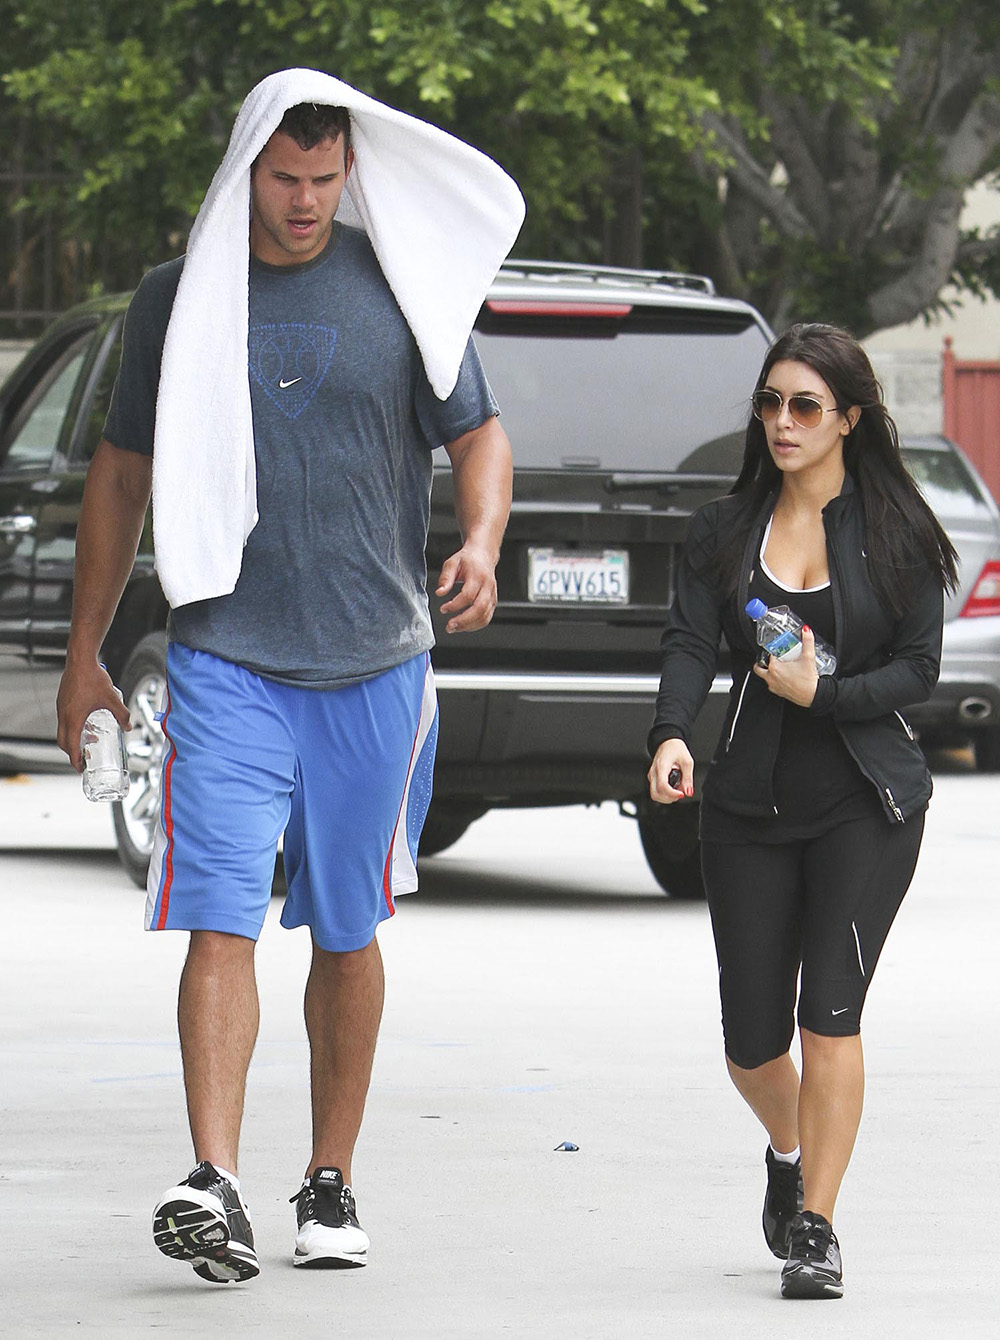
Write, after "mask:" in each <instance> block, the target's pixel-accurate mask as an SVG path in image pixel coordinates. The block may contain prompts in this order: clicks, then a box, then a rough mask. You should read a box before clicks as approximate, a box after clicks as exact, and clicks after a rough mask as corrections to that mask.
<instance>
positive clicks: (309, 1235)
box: [291, 1168, 368, 1270]
mask: <svg viewBox="0 0 1000 1340" xmlns="http://www.w3.org/2000/svg"><path fill="white" fill-rule="evenodd" d="M291 1202H292V1204H293V1205H294V1206H295V1213H296V1216H297V1218H298V1224H299V1231H298V1234H297V1235H296V1238H295V1255H294V1256H293V1257H292V1264H293V1265H296V1266H305V1267H307V1268H310V1269H313V1270H345V1269H350V1268H351V1267H352V1266H363V1265H367V1264H368V1234H367V1233H366V1232H365V1230H364V1229H363V1228H362V1227H361V1225H360V1224H359V1223H358V1212H357V1208H356V1207H355V1204H354V1193H353V1192H352V1191H351V1188H350V1187H349V1186H344V1177H343V1174H342V1173H341V1171H340V1169H339V1168H317V1169H316V1170H315V1172H314V1173H313V1175H312V1176H311V1177H307V1178H306V1180H305V1181H304V1182H303V1183H302V1186H301V1187H300V1188H299V1190H298V1191H296V1193H295V1195H294V1196H292V1197H291Z"/></svg>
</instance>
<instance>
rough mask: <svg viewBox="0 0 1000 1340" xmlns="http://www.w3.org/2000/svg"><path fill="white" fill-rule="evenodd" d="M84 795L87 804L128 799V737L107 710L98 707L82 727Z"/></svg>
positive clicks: (81, 746) (81, 745)
mask: <svg viewBox="0 0 1000 1340" xmlns="http://www.w3.org/2000/svg"><path fill="white" fill-rule="evenodd" d="M80 748H81V749H82V750H83V794H84V795H85V796H86V797H87V799H88V800H124V798H125V797H126V796H127V795H128V782H129V777H128V762H127V760H126V758H125V737H124V735H123V734H122V729H121V727H120V726H119V724H118V722H117V721H116V720H115V717H114V714H113V713H112V712H109V711H108V709H107V708H106V707H99V708H98V709H97V711H96V712H91V714H90V716H89V717H88V718H87V720H86V721H85V722H84V723H83V733H82V734H81V736H80Z"/></svg>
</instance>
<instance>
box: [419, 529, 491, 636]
mask: <svg viewBox="0 0 1000 1340" xmlns="http://www.w3.org/2000/svg"><path fill="white" fill-rule="evenodd" d="M495 569H496V562H495V561H493V560H491V558H490V555H489V554H488V553H487V552H486V550H484V549H481V548H479V547H477V546H476V545H474V544H468V543H466V544H464V545H463V546H462V548H461V549H459V551H458V553H457V554H452V556H451V557H450V558H448V559H445V562H444V566H443V567H442V569H441V576H440V577H439V578H438V584H437V587H436V589H435V592H434V594H435V595H438V596H446V595H447V594H448V592H449V591H451V590H453V589H454V587H455V586H457V585H458V583H459V582H461V584H462V586H461V590H460V591H458V592H456V593H455V595H453V596H452V597H451V599H450V600H447V601H445V603H444V604H443V605H442V606H441V613H442V614H447V615H449V616H450V617H449V619H448V623H447V625H446V626H445V632H446V633H474V632H475V631H476V629H477V628H485V627H486V625H487V624H488V623H489V621H490V620H491V619H492V618H493V611H494V610H495V609H496V607H497V581H496V576H495Z"/></svg>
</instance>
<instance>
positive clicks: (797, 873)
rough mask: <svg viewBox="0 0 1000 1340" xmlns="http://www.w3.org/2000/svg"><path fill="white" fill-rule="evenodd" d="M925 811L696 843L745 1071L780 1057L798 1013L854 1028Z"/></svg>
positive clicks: (833, 1028) (820, 1026)
mask: <svg viewBox="0 0 1000 1340" xmlns="http://www.w3.org/2000/svg"><path fill="white" fill-rule="evenodd" d="M923 828H924V816H923V814H917V815H914V816H913V817H912V818H911V819H908V820H907V822H906V823H901V824H892V825H890V824H889V823H887V822H886V820H884V819H881V818H877V817H876V818H871V819H855V820H852V821H850V822H848V823H844V824H839V825H838V826H837V827H836V828H832V829H830V830H829V832H827V833H824V834H823V835H822V836H821V837H817V838H812V839H809V840H807V841H801V842H790V843H780V844H779V843H772V844H768V843H762V842H760V843H756V842H754V843H732V844H730V843H721V842H705V843H703V844H702V868H703V871H704V876H705V889H706V893H707V896H708V906H709V909H710V911H711V913H712V930H713V932H714V934H715V949H716V954H717V956H718V960H719V987H720V991H721V994H722V1028H723V1033H724V1035H725V1041H726V1055H727V1056H728V1057H729V1059H730V1060H731V1061H733V1062H735V1064H736V1065H738V1066H741V1067H742V1068H743V1069H746V1070H751V1069H753V1068H754V1067H755V1066H759V1065H763V1064H764V1063H765V1062H766V1061H773V1060H774V1059H775V1058H776V1057H778V1056H782V1055H783V1054H784V1053H785V1052H786V1051H787V1050H788V1048H789V1046H790V1044H791V1041H792V1035H793V1033H794V1031H795V1023H794V1013H795V988H796V982H797V979H798V977H799V969H800V967H801V970H802V979H801V987H800V990H799V1008H798V1020H799V1025H800V1026H801V1027H802V1028H807V1029H809V1030H810V1031H811V1032H813V1033H819V1034H822V1035H823V1036H825V1037H849V1036H852V1035H853V1034H856V1033H858V1032H860V1029H861V1010H862V1008H863V1006H864V1003H865V995H866V994H867V991H868V987H869V985H870V983H871V980H872V974H873V973H874V971H875V965H876V963H877V962H878V958H879V954H880V953H881V952H882V946H883V944H884V943H885V939H886V936H887V935H888V934H889V928H890V926H891V925H892V922H893V918H894V917H895V915H896V913H897V912H898V910H899V906H900V904H901V903H902V901H903V895H904V894H905V893H906V890H907V888H908V887H909V884H910V880H911V879H912V878H913V872H914V869H915V868H916V864H917V854H918V852H919V850H920V839H921V836H922V834H923Z"/></svg>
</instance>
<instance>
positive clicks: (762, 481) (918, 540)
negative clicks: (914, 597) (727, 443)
mask: <svg viewBox="0 0 1000 1340" xmlns="http://www.w3.org/2000/svg"><path fill="white" fill-rule="evenodd" d="M785 360H788V361H791V362H795V363H807V364H808V365H809V367H811V368H812V369H813V371H814V372H817V373H818V374H819V375H820V376H821V377H822V378H823V380H824V381H825V382H826V384H827V386H828V387H829V388H830V390H831V392H832V393H833V396H834V399H835V400H836V403H837V408H838V409H839V410H840V411H841V413H846V412H847V410H848V409H850V408H851V406H852V405H858V406H859V407H860V409H861V416H860V418H859V419H858V421H857V423H856V424H855V426H854V428H853V429H852V430H851V432H850V433H849V434H848V435H847V438H846V440H845V442H844V464H845V466H846V467H847V469H848V470H849V471H850V473H851V475H852V476H853V477H854V480H855V482H856V484H857V486H858V488H859V489H860V492H861V500H862V505H863V507H864V514H865V545H866V549H867V553H868V571H869V572H870V574H871V578H872V582H873V583H874V586H875V589H876V591H877V592H878V594H879V597H880V599H881V600H882V603H883V604H884V605H885V607H886V609H887V610H889V611H890V612H891V613H892V614H893V616H894V617H896V618H898V617H899V616H900V615H901V614H902V613H903V611H904V609H905V608H906V606H907V603H908V600H909V596H910V592H911V589H912V586H911V584H912V581H913V579H914V578H915V577H919V575H920V573H921V571H926V570H927V569H928V568H929V569H930V572H931V573H932V574H933V575H936V576H938V577H939V578H940V581H941V584H942V586H944V587H947V588H948V590H954V589H955V587H956V585H957V584H958V569H957V560H958V555H957V554H956V552H955V549H954V547H953V545H952V543H951V541H950V540H949V539H948V536H947V535H946V534H945V533H944V531H943V530H942V528H941V525H940V524H939V522H938V520H937V518H936V517H935V515H934V513H933V512H932V511H931V509H930V508H929V507H928V505H927V503H926V501H925V500H924V497H923V495H922V494H921V492H920V490H919V489H918V488H917V486H916V484H915V483H914V482H913V480H912V478H911V477H910V475H909V473H908V472H907V469H906V466H905V465H904V464H903V458H902V455H901V454H900V450H899V434H898V433H897V431H896V425H895V424H894V423H893V421H892V419H891V418H890V416H889V413H888V411H887V410H886V407H885V405H884V403H883V400H882V387H881V386H880V385H879V382H878V379H877V378H876V376H875V373H874V372H873V371H872V365H871V363H870V362H869V361H868V355H867V354H866V353H865V351H864V349H862V347H861V345H860V344H859V343H858V342H857V340H856V339H855V338H854V336H853V335H850V334H848V332H847V331H846V330H841V329H840V328H839V327H838V326H826V325H819V324H812V323H811V324H800V325H795V326H791V327H790V328H789V329H788V330H786V331H785V333H784V335H781V336H780V337H779V338H778V339H777V340H775V342H774V343H773V344H772V345H771V347H770V349H769V350H768V351H767V357H766V358H765V359H764V366H763V367H762V368H761V370H760V376H759V377H758V378H757V386H756V388H755V389H758V390H759V389H760V388H761V387H762V386H764V385H765V384H766V382H767V379H768V376H769V374H770V372H771V369H772V368H773V367H774V365H775V363H780V362H782V361H785ZM781 479H782V474H781V471H780V470H779V469H778V467H777V466H776V465H775V463H774V461H773V460H772V458H771V453H770V451H769V450H768V447H767V435H766V434H765V432H764V425H763V424H762V423H761V422H760V420H759V419H757V418H756V417H755V416H754V415H752V414H751V416H750V418H749V421H748V423H747V431H746V445H745V447H744V451H743V466H742V468H741V470H740V473H739V477H738V478H737V480H736V483H735V484H734V485H733V487H732V489H731V490H730V492H731V493H732V494H733V495H735V496H737V497H739V499H740V501H741V506H740V507H739V509H738V513H737V516H736V517H735V518H734V521H733V525H732V526H731V527H730V526H727V530H726V535H725V537H724V539H723V541H722V544H721V545H720V547H719V549H718V551H717V552H716V556H715V560H714V563H713V567H714V569H715V575H716V576H717V578H718V580H719V582H720V584H721V586H722V589H723V592H724V594H725V595H727V596H730V595H732V594H733V593H734V592H735V589H736V583H737V580H738V575H739V566H740V559H741V557H742V554H743V550H744V548H745V546H746V542H747V536H748V533H749V531H750V527H751V526H752V524H753V520H754V517H755V516H757V514H758V513H759V511H760V509H761V508H762V507H763V505H764V502H765V500H766V499H767V497H768V496H769V495H770V494H771V493H773V492H775V491H776V490H777V489H778V487H779V486H780V484H781Z"/></svg>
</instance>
